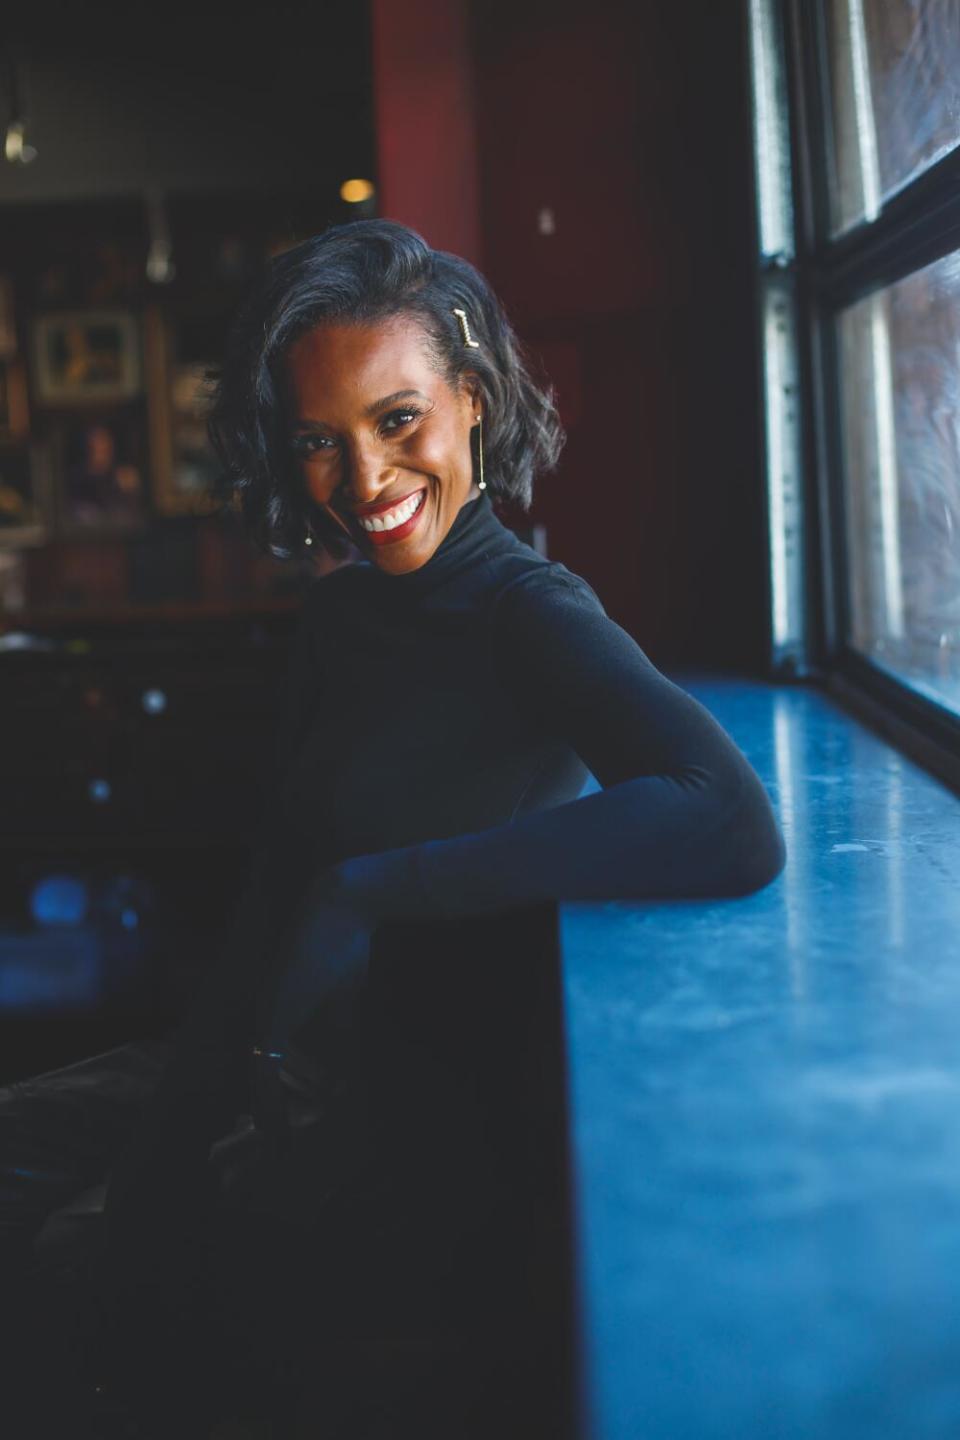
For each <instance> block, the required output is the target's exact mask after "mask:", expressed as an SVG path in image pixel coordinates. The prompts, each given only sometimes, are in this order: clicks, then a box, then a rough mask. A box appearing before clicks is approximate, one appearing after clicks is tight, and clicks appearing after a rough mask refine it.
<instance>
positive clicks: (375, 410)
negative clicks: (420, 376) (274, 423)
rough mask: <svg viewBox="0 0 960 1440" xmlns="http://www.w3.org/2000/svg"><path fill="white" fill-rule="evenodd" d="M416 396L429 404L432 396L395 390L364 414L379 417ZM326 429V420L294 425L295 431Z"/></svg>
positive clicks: (306, 421)
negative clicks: (381, 413)
mask: <svg viewBox="0 0 960 1440" xmlns="http://www.w3.org/2000/svg"><path fill="white" fill-rule="evenodd" d="M414 396H416V397H417V399H419V400H426V401H427V402H428V403H429V401H430V396H429V395H424V393H423V391H422V390H394V392H393V394H392V395H384V397H383V399H382V400H374V401H373V403H372V404H370V405H368V406H367V408H366V409H365V410H364V412H363V413H364V415H367V416H372V415H379V414H380V411H381V410H386V409H387V407H388V406H389V405H396V403H397V401H398V400H410V399H412V398H413V397H414ZM325 427H326V421H325V420H306V419H301V420H295V421H294V423H293V428H294V429H295V430H322V429H324V428H325Z"/></svg>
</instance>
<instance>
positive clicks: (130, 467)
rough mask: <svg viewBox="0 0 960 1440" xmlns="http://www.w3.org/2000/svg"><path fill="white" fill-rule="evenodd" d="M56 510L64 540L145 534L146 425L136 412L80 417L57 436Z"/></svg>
mask: <svg viewBox="0 0 960 1440" xmlns="http://www.w3.org/2000/svg"><path fill="white" fill-rule="evenodd" d="M53 488H54V494H55V503H54V510H55V513H56V525H57V530H58V532H60V533H61V534H64V535H69V536H74V537H79V536H83V535H110V534H117V533H130V532H136V531H139V530H141V529H142V528H143V527H144V525H145V523H146V519H147V496H146V463H145V444H144V435H143V424H142V420H141V417H140V414H139V413H138V411H137V410H135V409H133V410H130V411H126V412H125V411H107V412H100V413H94V414H87V415H77V416H76V417H74V418H72V419H70V420H64V421H63V422H62V423H61V425H60V426H59V428H58V431H57V444H56V459H55V464H54V484H53Z"/></svg>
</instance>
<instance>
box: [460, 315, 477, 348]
mask: <svg viewBox="0 0 960 1440" xmlns="http://www.w3.org/2000/svg"><path fill="white" fill-rule="evenodd" d="M453 313H454V315H456V317H457V319H458V320H459V321H460V329H461V330H462V331H463V343H464V345H472V346H473V348H474V350H479V349H480V341H479V340H474V338H473V336H472V335H471V334H470V324H469V321H468V320H467V312H466V310H454V312H453Z"/></svg>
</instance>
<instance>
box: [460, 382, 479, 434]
mask: <svg viewBox="0 0 960 1440" xmlns="http://www.w3.org/2000/svg"><path fill="white" fill-rule="evenodd" d="M460 385H461V388H462V392H463V394H465V395H466V397H467V400H468V402H469V404H470V419H471V423H472V422H473V421H474V420H476V419H477V418H478V416H482V415H483V388H482V386H481V384H480V377H479V375H477V374H476V372H475V371H473V370H467V371H466V372H465V373H464V374H463V375H461V376H460Z"/></svg>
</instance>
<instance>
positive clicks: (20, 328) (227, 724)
mask: <svg viewBox="0 0 960 1440" xmlns="http://www.w3.org/2000/svg"><path fill="white" fill-rule="evenodd" d="M17 23H18V24H19V27H20V28H19V30H16V29H14V30H11V31H9V32H8V34H7V37H6V39H5V40H4V42H3V45H2V47H0V106H2V107H3V113H4V123H7V120H8V118H9V117H10V116H12V115H13V110H14V106H19V110H20V112H21V113H22V115H23V117H24V119H25V124H26V138H27V141H28V142H29V143H30V144H31V145H32V146H34V147H35V149H36V158H35V159H34V160H33V161H32V163H30V164H28V165H22V164H16V163H11V162H7V161H3V160H0V280H6V281H7V282H8V289H7V294H8V297H12V298H9V299H8V309H9V310H10V313H11V314H12V316H13V322H12V323H13V330H14V333H15V353H13V354H11V355H10V356H9V359H8V360H7V361H6V362H5V363H6V365H7V367H8V371H9V369H10V367H13V370H14V371H16V375H14V378H13V380H11V382H10V383H11V384H13V383H17V384H19V385H20V387H21V392H22V393H21V400H20V402H19V403H20V406H21V411H20V416H19V419H16V421H15V423H14V418H15V417H14V418H11V420H10V423H8V425H7V428H6V430H4V431H2V432H0V480H2V482H3V484H5V485H6V486H7V487H8V489H9V490H11V491H12V492H13V494H14V497H15V499H16V497H17V496H19V497H20V501H22V503H23V505H29V506H31V507H33V508H32V509H31V510H30V514H29V515H26V513H25V512H24V513H15V512H14V511H13V510H10V511H9V512H8V513H7V517H6V523H4V522H0V607H2V608H0V646H2V648H0V687H2V696H3V704H2V709H0V800H2V803H0V876H2V880H0V1032H2V1033H0V1039H2V1040H3V1045H2V1050H0V1054H2V1060H0V1080H3V1079H6V1078H10V1077H12V1076H14V1075H22V1074H27V1073H36V1072H38V1071H39V1070H41V1069H44V1068H49V1067H50V1066H52V1065H55V1064H60V1063H65V1062H66V1061H68V1060H69V1059H71V1058H74V1057H78V1056H80V1055H84V1054H89V1053H92V1052H93V1051H95V1050H96V1049H97V1048H105V1047H106V1045H108V1044H111V1043H119V1042H120V1041H122V1040H124V1039H127V1038H132V1037H133V1036H134V1035H135V1034H142V1033H148V1032H149V1031H150V1030H151V1029H152V1028H160V1027H163V1026H164V1025H166V1024H168V1023H169V1020H170V1018H171V1017H172V1016H173V1015H175V1014H176V1013H177V1011H178V1009H179V1008H180V1006H181V1005H182V1003H183V999H184V996H185V995H186V994H187V993H188V992H189V990H190V988H191V985H192V983H193V981H194V979H195V977H196V974H197V972H198V968H199V967H202V965H203V964H204V962H205V959H206V957H207V955H208V954H209V951H210V947H211V945H213V944H215V943H216V936H217V934H218V933H219V929H220V927H221V926H222V924H223V922H224V917H225V915H226V914H227V913H228V912H229V909H230V906H231V904H232V901H233V898H234V896H235V893H236V887H237V884H238V879H239V877H240V876H241V875H242V872H243V864H244V859H245V856H246V854H247V853H248V848H249V845H250V842H251V839H252V837H253V836H254V834H255V833H256V826H257V820H258V816H259V813H260V807H261V804H262V799H263V787H264V777H265V775H266V773H267V771H266V762H267V759H268V756H269V739H270V734H271V726H272V723H273V716H274V709H275V703H276V701H275V697H276V694H277V685H278V680H279V677H280V674H281V672H282V668H283V664H284V660H285V654H286V647H287V644H288V641H289V636H290V631H291V626H292V623H293V619H294V616H295V613H296V610H297V607H298V605H299V603H300V597H301V596H302V593H303V589H304V587H305V586H306V585H307V584H309V583H310V580H311V578H312V575H313V573H314V572H313V571H312V570H311V569H310V568H309V567H306V566H305V565H304V564H301V563H300V562H288V563H286V564H284V563H281V562H278V561H274V560H272V559H270V558H269V557H265V556H262V555H259V554H258V553H257V551H256V550H255V549H254V547H253V546H252V545H251V543H250V542H249V541H248V540H247V539H246V538H245V537H244V536H243V535H242V534H240V533H239V531H238V529H237V527H236V525H235V524H234V523H233V522H232V521H231V518H230V517H225V516H221V515H217V514H211V513H207V509H205V508H204V506H203V505H202V504H201V503H200V502H199V500H198V498H197V495H196V493H195V492H194V491H193V490H191V488H190V486H191V484H194V483H195V475H196V471H194V480H190V473H189V467H188V468H187V469H186V470H185V469H184V468H183V464H181V462H183V463H186V462H185V461H183V457H184V454H186V455H187V461H189V460H190V455H189V454H187V452H188V451H189V448H190V446H189V443H188V442H189V439H190V434H191V433H194V434H195V420H196V417H195V416H194V417H193V423H194V431H193V432H191V431H190V424H191V416H190V415H189V414H187V413H186V411H185V410H184V409H183V406H184V403H185V402H184V397H183V394H182V393H181V390H178V389H177V386H178V385H180V386H181V389H182V385H183V384H185V383H187V381H186V380H185V379H184V377H187V378H189V374H191V373H193V374H195V373H196V372H197V370H198V369H202V368H203V367H205V366H209V365H215V364H216V362H217V360H218V358H219V352H220V348H221V347H222V343H223V337H224V334H225V331H226V327H227V325H228V323H229V320H230V317H231V315H232V313H233V311H234V308H235V307H236V304H237V302H238V300H239V299H240V297H241V296H242V294H243V293H244V289H245V287H246V285H247V284H248V283H249V281H250V279H251V277H252V276H253V275H254V274H256V272H257V269H258V267H259V266H260V265H262V263H263V261H264V259H265V258H266V257H268V256H269V255H270V254H273V253H276V252H277V251H279V250H280V249H282V248H284V247H285V246H287V245H289V244H292V243H295V242H296V241H297V240H299V239H302V238H305V237H306V236H308V235H311V234H314V233H316V232H317V231H319V230H322V229H323V228H324V227H325V226H326V225H328V224H331V223H335V222H337V221H342V220H344V219H347V218H351V217H353V216H356V215H358V214H364V215H366V214H381V215H385V216H388V217H390V218H394V219H398V220H402V221H404V222H406V223H408V224H411V225H413V226H414V227H415V228H417V229H419V230H420V231H421V232H422V233H423V234H424V235H425V236H426V238H427V239H428V240H429V241H430V242H431V243H432V244H434V245H436V246H438V247H440V248H446V249H452V250H456V251H458V252H459V253H461V254H464V255H466V256H467V258H469V259H471V260H472V261H474V263H476V264H478V265H479V266H480V268H481V269H483V270H484V272H485V273H486V274H487V275H488V277H489V279H490V280H491V282H492V283H493V285H494V287H495V289H496V290H497V291H498V293H499V294H500V295H501V297H502V299H503V300H504V302H505V304H506V306H507V308H508V310H509V312H510V313H511V315H512V317H513V319H514V322H515V324H516V327H517V329H518V331H519V333H520V335H521V337H522V338H523V340H524V341H525V342H526V343H527V345H528V346H529V348H530V350H531V351H532V352H533V354H534V356H535V357H536V358H537V359H538V360H539V362H540V363H541V364H542V366H543V368H544V370H545V371H546V373H547V374H548V375H549V376H550V378H551V379H552V380H553V382H554V384H555V385H556V387H557V389H558V393H559V401H560V407H561V411H562V414H563V418H564V421H565V424H566V426H567V430H568V436H569V438H568V444H567V447H566V450H565V453H564V457H563V460H562V463H561V466H560V469H559V471H558V472H557V473H556V474H554V475H551V476H549V477H544V479H543V480H542V482H541V484H540V486H539V489H538V492H537V495H536V499H535V503H534V507H533V510H532V512H531V513H530V514H529V515H519V514H512V515H511V514H509V513H507V512H503V518H504V519H505V520H506V521H507V523H511V524H513V525H515V526H516V528H518V529H519V530H520V531H521V532H522V533H524V534H527V535H532V533H533V527H534V526H541V527H543V528H542V531H541V534H542V535H543V536H545V540H546V547H547V551H548V553H549V554H550V555H551V556H552V557H554V558H556V559H559V560H562V561H563V562H564V564H566V565H567V566H569V567H570V568H571V569H572V570H574V571H576V572H578V573H580V574H582V575H584V576H585V577H586V578H587V579H588V580H589V581H590V583H591V584H592V585H593V586H594V588H595V589H596V590H597V592H598V594H599V595H600V597H601V599H602V600H603V601H604V603H605V605H606V607H607V610H608V611H609V613H610V614H611V615H612V616H613V617H614V618H615V619H616V620H617V621H618V622H619V623H621V624H622V625H624V626H625V627H626V628H627V629H628V630H629V631H630V632H631V633H632V634H633V635H634V637H635V638H636V639H637V641H638V642H639V643H640V645H641V646H642V647H643V648H644V649H645V651H646V652H647V653H648V654H649V655H650V657H651V659H652V660H653V661H654V663H655V664H657V665H658V666H660V667H661V668H663V669H665V670H667V671H668V672H670V671H673V670H677V669H682V668H683V667H684V666H709V667H711V668H716V669H724V670H738V671H743V672H750V671H753V672H754V673H757V672H759V671H761V670H762V669H763V666H764V663H765V655H766V643H767V622H766V590H765V559H764V557H765V546H764V535H763V506H762V491H761V483H760V474H759V462H758V451H757V443H756V440H757V428H758V425H759V418H758V415H759V412H758V401H757V387H756V379H755V376H756V354H755V335H754V319H753V315H754V310H753V296H752V250H751V235H752V230H751V227H752V200H751V173H750V152H749V133H748V115H747V73H746V62H745V49H744V43H743V36H742V34H741V18H740V14H739V7H736V6H720V5H716V4H710V3H706V0H703V3H701V4H698V5H694V6H667V5H663V4H659V3H656V0H634V3H630V4H626V3H613V0H596V3H594V4H593V5H591V6H590V7H588V8H587V9H586V10H585V9H584V7H582V6H579V5H574V4H570V3H551V4H547V3H537V0H527V3H522V4H517V3H516V0H513V3H507V0H475V3H469V0H406V3H404V0H370V3H369V4H361V3H338V4H310V5H307V4H303V3H291V0H281V3H274V4H272V5H271V6H270V7H269V13H268V14H267V13H261V12H260V11H254V12H250V13H247V12H245V11H243V10H242V9H238V8H236V7H227V6H222V7H218V6H211V5H203V4H195V5H193V6H190V7H186V6H182V5H174V6H172V7H170V6H167V7H164V9H163V10H162V11H160V12H141V13H137V12H135V11H133V10H130V9H127V10H126V11H121V10H119V9H118V10H117V11H116V12H115V13H113V12H112V11H111V10H110V8H109V7H107V8H105V7H98V8H97V9H96V10H95V11H86V12H85V13H84V14H82V15H80V14H78V13H77V12H76V7H70V6H66V5H59V6H58V5H51V4H45V3H44V4H34V5H32V6H31V7H29V14H28V15H26V16H25V17H21V19H20V21H19V22H17ZM351 177H363V178H369V179H370V180H372V181H373V182H374V185H375V194H374V197H373V199H372V200H369V201H366V202H364V203H363V204H362V205H360V206H359V207H358V206H355V205H354V206H351V205H349V204H347V203H346V202H345V201H343V200H342V199H341V198H340V194H339V189H340V185H341V184H342V182H343V181H344V180H346V179H348V178H351ZM151 257H152V260H153V266H152V271H151V273H150V274H148V266H147V261H148V258H151ZM158 262H159V271H158ZM164 267H166V271H165V273H164ZM103 312H106V313H107V314H108V315H116V314H123V315H126V316H132V317H133V322H134V325H135V333H136V336H137V337H138V338H137V342H136V343H137V350H138V353H137V357H136V358H137V362H138V368H139V374H140V379H139V382H138V384H137V388H136V389H135V390H134V391H133V392H132V393H129V394H126V395H124V396H122V397H119V398H113V399H110V400H108V401H105V400H102V399H101V400H96V401H93V400H91V399H90V398H89V397H84V396H82V395H76V396H73V397H71V398H68V399H66V400H65V399H64V398H63V397H62V396H61V397H60V398H58V399H51V398H50V393H49V388H50V387H49V381H48V380H47V381H45V380H44V376H43V374H42V373H41V371H42V369H43V364H44V362H43V360H42V358H39V359H38V354H37V347H38V338H37V337H38V334H40V333H41V332H42V326H41V325H40V322H42V321H44V319H45V318H46V319H47V321H48V322H49V321H50V320H51V319H52V320H53V321H54V322H55V323H59V324H62V323H64V321H63V317H67V319H69V318H70V317H78V318H79V317H87V318H89V317H90V316H91V315H96V314H102V313H103ZM58 317H59V319H58ZM0 328H2V327H0ZM8 328H9V327H8ZM17 376H19V379H18V378H17ZM187 399H188V401H189V396H188V397H187ZM178 406H179V407H180V409H179V410H178ZM11 417H12V411H11ZM91 427H100V431H99V432H98V433H102V432H103V431H104V430H105V431H106V432H108V434H109V437H110V440H109V443H110V445H112V447H113V452H114V461H115V463H116V464H117V465H118V466H120V465H122V466H123V467H125V469H124V474H126V475H127V477H128V491H129V493H130V495H132V499H130V503H129V505H128V508H127V511H126V512H124V513H123V514H122V515H119V516H108V515H103V516H100V517H97V516H96V515H95V516H94V517H93V519H92V520H91V519H90V518H87V519H86V520H81V521H78V519H77V515H76V514H74V513H73V512H72V511H71V508H70V484H71V483H72V482H71V476H72V475H74V474H75V473H76V467H77V466H78V465H79V466H80V467H81V468H82V465H83V464H84V463H86V462H85V461H84V459H83V456H84V454H85V453H86V451H85V450H84V447H85V446H88V445H89V437H90V430H91ZM185 436H186V440H185V439H184V437H185ZM178 447H180V448H179V449H178ZM184 447H186V448H185V449H184ZM78 456H79V458H78ZM191 463H195V464H196V463H199V462H197V457H196V456H195V455H194V456H193V459H192V462H191ZM178 466H179V467H180V468H178ZM201 470H202V464H201ZM131 475H132V477H133V478H132V479H130V478H129V477H130V476H131ZM178 477H179V478H178ZM178 487H179V488H178ZM11 503H13V502H11ZM125 503H126V502H125ZM11 517H12V518H11ZM27 522H29V523H27ZM325 563H326V562H325V560H324V557H323V556H318V557H317V558H316V560H315V562H313V564H314V567H315V568H316V569H319V570H322V569H323V568H324V566H325Z"/></svg>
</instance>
